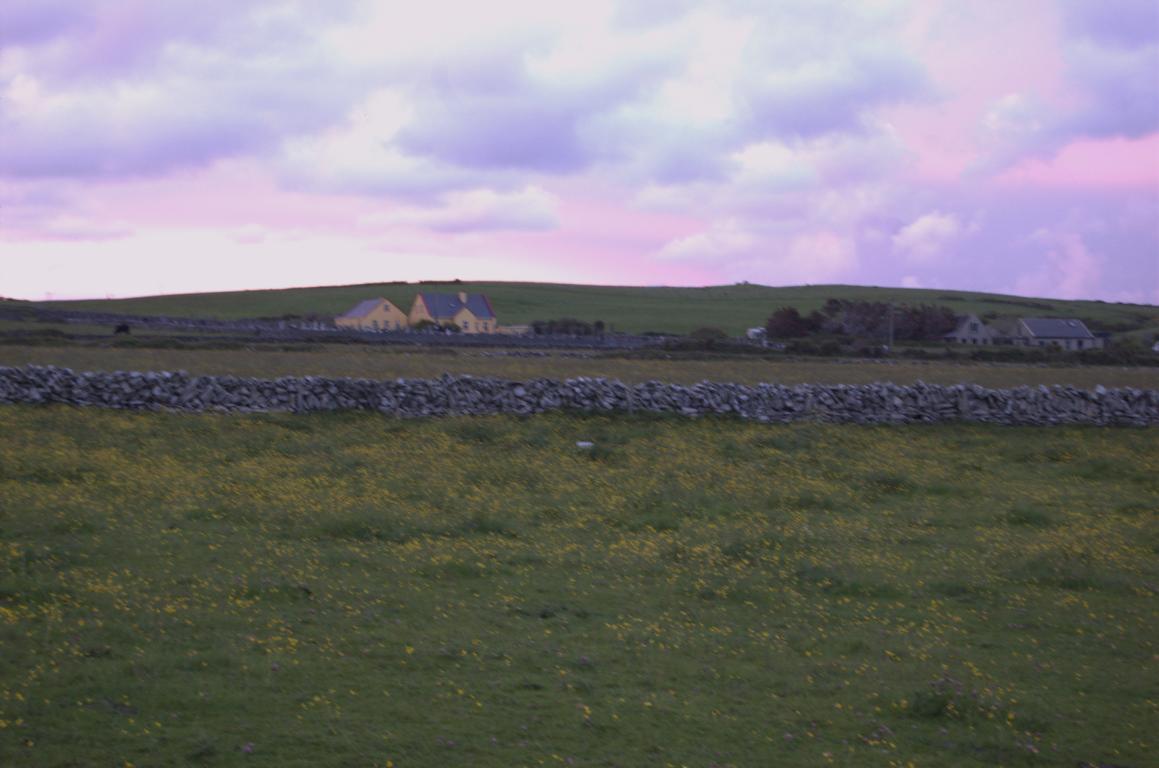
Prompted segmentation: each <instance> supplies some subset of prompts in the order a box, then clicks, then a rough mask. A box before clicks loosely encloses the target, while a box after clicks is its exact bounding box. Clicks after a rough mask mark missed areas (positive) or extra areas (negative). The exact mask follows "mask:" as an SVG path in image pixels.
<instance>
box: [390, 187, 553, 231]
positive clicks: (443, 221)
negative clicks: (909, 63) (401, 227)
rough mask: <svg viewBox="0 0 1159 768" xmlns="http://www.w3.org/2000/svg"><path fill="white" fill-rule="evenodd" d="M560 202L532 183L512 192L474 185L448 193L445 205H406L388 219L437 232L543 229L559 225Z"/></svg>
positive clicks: (394, 222) (395, 222) (392, 221)
mask: <svg viewBox="0 0 1159 768" xmlns="http://www.w3.org/2000/svg"><path fill="white" fill-rule="evenodd" d="M558 206H559V200H558V198H556V196H555V195H553V194H551V193H550V192H547V191H546V190H544V189H541V188H540V187H534V186H529V187H525V188H524V189H521V190H519V191H517V192H511V193H502V192H495V191H494V190H490V189H473V190H469V191H465V192H451V193H449V194H447V195H446V199H445V201H444V204H443V205H442V206H441V207H437V208H422V207H407V208H402V209H399V210H397V211H392V212H391V213H389V214H387V215H386V217H385V220H386V222H387V223H392V224H405V225H412V226H419V227H424V228H426V229H431V230H434V231H436V232H473V231H479V230H498V229H525V230H527V229H530V230H543V229H554V228H555V227H557V226H558V225H559V211H558Z"/></svg>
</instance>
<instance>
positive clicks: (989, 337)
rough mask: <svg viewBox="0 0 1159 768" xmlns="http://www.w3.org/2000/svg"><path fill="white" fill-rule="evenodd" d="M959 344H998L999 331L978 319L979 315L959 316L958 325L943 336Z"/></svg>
mask: <svg viewBox="0 0 1159 768" xmlns="http://www.w3.org/2000/svg"><path fill="white" fill-rule="evenodd" d="M942 338H944V339H945V340H946V341H949V342H954V343H957V344H997V343H998V332H997V331H995V330H994V329H993V328H991V327H990V326H988V325H986V324H985V323H983V322H982V321H981V320H980V319H978V316H977V315H963V316H962V317H959V318H958V327H957V328H955V329H954V330H952V331H950V332H949V333H947V334H946V335H945V336H943V337H942Z"/></svg>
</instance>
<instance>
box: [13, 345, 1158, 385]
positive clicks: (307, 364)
mask: <svg viewBox="0 0 1159 768" xmlns="http://www.w3.org/2000/svg"><path fill="white" fill-rule="evenodd" d="M29 363H32V364H36V365H57V366H62V367H66V368H73V369H75V370H84V371H116V370H122V371H127V370H137V371H146V370H152V371H178V370H183V371H188V372H189V373H193V374H230V375H235V376H252V377H257V378H276V377H278V376H307V375H309V376H350V377H355V378H371V379H392V378H399V377H403V378H434V377H437V376H441V375H442V374H444V373H452V374H470V375H473V376H497V377H502V378H507V379H515V380H521V381H522V380H528V379H534V378H540V377H546V378H557V379H560V378H571V377H577V376H604V377H608V378H614V379H620V380H621V381H625V382H641V381H648V380H653V379H655V380H659V381H673V382H679V383H695V382H698V381H704V380H710V381H734V382H739V383H744V384H756V383H758V382H762V381H768V382H778V383H784V384H800V383H814V384H865V383H869V382H874V381H892V382H895V383H899V384H910V383H913V382H915V381H918V380H919V379H920V380H922V381H925V382H927V383H931V384H957V383H960V382H970V383H974V384H981V385H983V386H988V387H1015V386H1021V385H1023V384H1027V385H1038V384H1046V385H1052V384H1067V385H1071V386H1078V387H1086V388H1093V387H1095V386H1096V385H1098V384H1102V385H1103V386H1107V387H1140V388H1150V389H1159V368H1154V367H1152V368H1141V367H1140V368H1115V367H1110V366H1049V367H1048V366H1036V365H1016V364H993V365H987V364H974V363H970V362H962V363H952V362H943V361H938V362H933V361H931V362H924V361H904V360H903V361H897V362H891V363H890V364H882V363H877V362H874V361H869V360H853V361H849V360H846V361H839V360H819V359H812V360H777V359H753V358H744V357H722V358H716V359H700V360H698V359H687V358H684V359H680V358H676V359H669V360H665V359H633V358H622V357H610V356H594V357H571V356H566V355H562V354H558V353H556V354H552V355H550V356H547V357H512V356H493V355H490V354H484V353H483V352H481V351H479V350H451V349H444V350H430V349H427V350H420V349H406V348H397V347H394V348H392V347H382V346H377V347H376V346H358V345H337V344H335V345H319V346H317V347H314V348H312V349H309V348H308V349H302V350H294V351H285V350H271V349H266V348H262V347H260V346H255V347H253V348H249V349H235V350H231V349H198V350H192V349H150V348H140V347H138V348H133V347H117V346H108V347H96V346H79V345H77V346H60V347H52V346H17V345H3V346H0V365H8V366H19V365H27V364H29Z"/></svg>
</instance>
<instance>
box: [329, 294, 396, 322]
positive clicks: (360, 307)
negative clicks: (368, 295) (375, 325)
mask: <svg viewBox="0 0 1159 768" xmlns="http://www.w3.org/2000/svg"><path fill="white" fill-rule="evenodd" d="M383 301H386V299H382V298H378V299H366V300H365V301H360V302H358V303H357V304H355V305H354V308H353V309H350V310H347V311H346V312H344V313H343V314H341V315H339V317H351V318H353V317H366V316H367V315H369V314H370V313H371V312H373V311H374V308H375V307H377V306H378V305H379V303H380V302H383Z"/></svg>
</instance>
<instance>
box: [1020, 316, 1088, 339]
mask: <svg viewBox="0 0 1159 768" xmlns="http://www.w3.org/2000/svg"><path fill="white" fill-rule="evenodd" d="M1022 322H1023V323H1025V324H1026V327H1027V328H1029V329H1030V332H1031V333H1033V334H1034V335H1035V336H1036V337H1038V338H1040V339H1090V338H1093V337H1092V336H1091V332H1090V331H1089V330H1087V327H1086V325H1084V324H1083V321H1082V320H1076V319H1074V318H1069V317H1067V318H1063V317H1024V318H1022Z"/></svg>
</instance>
